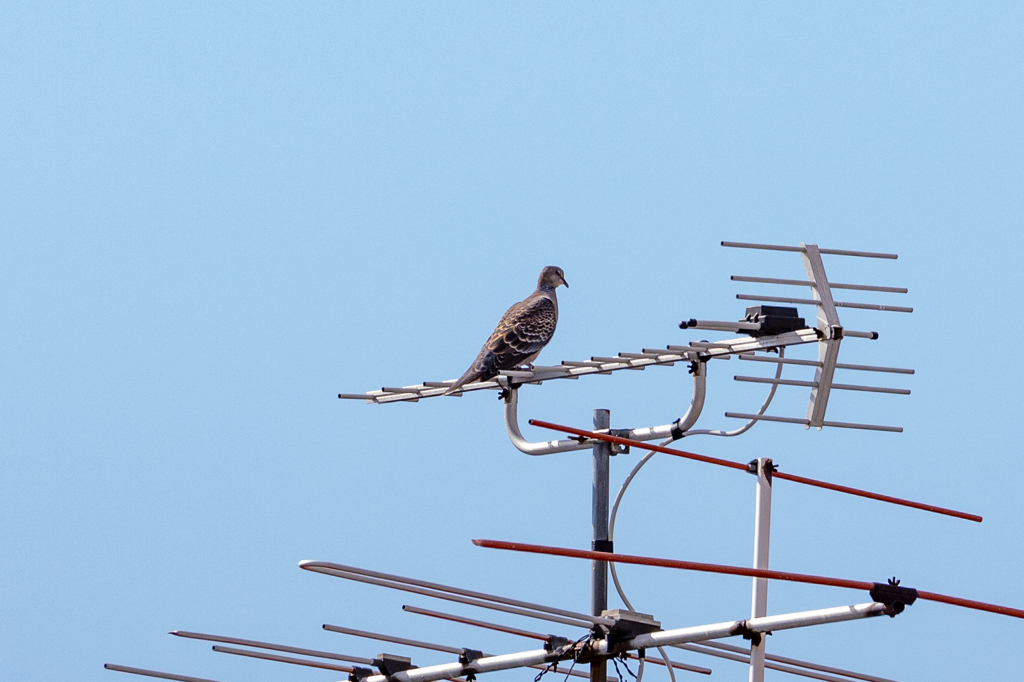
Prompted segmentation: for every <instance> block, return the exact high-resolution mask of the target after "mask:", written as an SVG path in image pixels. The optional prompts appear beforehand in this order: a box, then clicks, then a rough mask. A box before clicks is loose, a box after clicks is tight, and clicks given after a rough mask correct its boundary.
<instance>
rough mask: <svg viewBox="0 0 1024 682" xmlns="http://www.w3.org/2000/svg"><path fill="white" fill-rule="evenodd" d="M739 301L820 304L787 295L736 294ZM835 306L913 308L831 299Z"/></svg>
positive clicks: (907, 310)
mask: <svg viewBox="0 0 1024 682" xmlns="http://www.w3.org/2000/svg"><path fill="white" fill-rule="evenodd" d="M736 298H738V299H739V300H741V301H766V302H768V303H792V304H793V305H821V302H820V301H816V300H814V299H813V298H789V297H787V296H759V295H756V294H736ZM833 303H834V305H835V306H836V307H837V308H857V309H859V310H881V311H888V312H893V313H912V312H914V309H913V308H907V307H906V306H901V305H879V304H877V303H846V302H843V301H833Z"/></svg>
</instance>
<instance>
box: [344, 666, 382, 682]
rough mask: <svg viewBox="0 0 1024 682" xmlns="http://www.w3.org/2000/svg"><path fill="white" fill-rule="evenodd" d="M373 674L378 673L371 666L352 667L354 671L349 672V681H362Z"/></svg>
mask: <svg viewBox="0 0 1024 682" xmlns="http://www.w3.org/2000/svg"><path fill="white" fill-rule="evenodd" d="M371 675H376V673H375V672H373V671H372V670H370V669H369V668H360V667H359V666H356V667H354V668H352V672H350V673H349V674H348V679H349V682H362V681H363V680H365V679H366V678H367V677H370V676H371Z"/></svg>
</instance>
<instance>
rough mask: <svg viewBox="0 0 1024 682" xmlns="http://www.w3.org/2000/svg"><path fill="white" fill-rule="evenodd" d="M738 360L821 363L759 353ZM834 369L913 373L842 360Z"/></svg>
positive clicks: (811, 364) (818, 364) (800, 363)
mask: <svg viewBox="0 0 1024 682" xmlns="http://www.w3.org/2000/svg"><path fill="white" fill-rule="evenodd" d="M739 357H740V360H752V361H754V362H770V363H773V364H779V363H782V364H784V365H803V366H805V367H821V363H820V362H818V361H817V360H796V359H793V358H782V359H779V358H768V357H764V356H761V355H741V356H739ZM836 369H853V370H859V371H861V372H888V373H890V374H913V373H914V370H912V369H902V368H900V367H877V366H875V365H849V364H845V363H842V362H837V363H836Z"/></svg>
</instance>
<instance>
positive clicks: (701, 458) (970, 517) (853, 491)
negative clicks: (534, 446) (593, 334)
mask: <svg viewBox="0 0 1024 682" xmlns="http://www.w3.org/2000/svg"><path fill="white" fill-rule="evenodd" d="M530 424H531V425H532V426H539V427H541V428H543V429H551V430H553V431H563V432H565V433H571V434H573V435H575V436H580V437H582V438H593V439H594V440H603V441H607V442H609V443H616V444H617V445H628V446H629V447H634V448H640V449H642V450H653V451H654V452H663V453H665V454H666V455H672V456H674V457H682V458H684V459H692V460H695V461H698V462H706V463H708V464H717V465H718V466H723V467H729V468H730V469H738V470H740V471H748V469H747V465H746V464H740V463H739V462H731V461H729V460H727V459H719V458H718V457H708V456H707V455H698V454H696V453H694V452H686V451H684V450H676V449H674V448H665V447H662V446H660V445H650V444H648V443H641V442H639V441H635V440H630V439H628V438H619V437H618V436H612V435H609V434H607V433H597V432H595V431H584V430H583V429H574V428H573V427H571V426H560V425H559V424H552V423H551V422H545V421H540V420H539V419H531V420H530ZM772 478H773V479H774V478H779V479H782V480H784V481H793V482H794V483H802V484H804V485H810V486H814V487H816V488H825V489H826V490H835V491H836V492H840V493H846V494H847V495H856V496H857V497H866V498H868V499H871V500H879V501H881V502H888V503H890V504H898V505H900V506H903V507H912V508H913V509H921V510H923V511H928V512H932V513H934V514H944V515H946V516H954V517H956V518H958V519H965V520H967V521H976V522H978V523H981V521H982V517H980V516H978V515H977V514H968V513H967V512H962V511H957V510H955V509H947V508H945V507H937V506H935V505H933V504H924V503H923V502H914V501H912V500H904V499H902V498H899V497H892V496H891V495H882V494H880V493H873V492H870V491H868V490H860V489H859V488H851V487H849V486H845V485H839V484H837V483H828V482H826V481H818V480H815V479H813V478H805V477H803V476H796V475H794V474H786V473H783V472H781V471H775V472H773V473H772Z"/></svg>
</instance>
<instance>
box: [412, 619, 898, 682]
mask: <svg viewBox="0 0 1024 682" xmlns="http://www.w3.org/2000/svg"><path fill="white" fill-rule="evenodd" d="M402 610H403V611H407V612H409V613H417V614H421V615H424V616H431V617H434V618H442V619H445V620H450V621H454V622H457V623H464V624H466V625H474V626H476V627H481V628H486V629H489V630H497V631H499V632H505V633H508V634H513V635H518V636H520V637H528V638H531V639H540V640H548V639H550V638H551V637H552V635H544V634H541V633H539V632H530V631H528V630H520V629H519V628H513V627H509V626H506V625H499V624H497V623H489V622H487V621H482V620H475V619H473V618H466V617H465V616H456V615H454V614H451V613H443V612H441V611H431V610H429V609H422V608H419V607H418V606H409V605H405V606H403V607H402ZM702 647H711V648H712V650H708V649H704V648H702ZM676 648H679V649H685V650H687V651H693V652H695V653H699V654H702V655H705V656H717V657H719V658H725V659H727V660H730V661H738V662H740V663H747V664H749V663H750V652H749V650H747V649H741V648H740V647H737V646H732V645H729V644H721V643H719V642H701V643H700V644H677V645H676ZM714 649H721V650H723V651H730V652H734V653H721V652H719V651H715V650H714ZM454 652H455V653H458V650H455V651H454ZM630 657H631V658H636V655H635V654H631V655H630ZM765 660H766V664H765V666H766V667H768V668H771V669H773V670H779V671H781V672H787V673H790V674H794V675H802V676H805V677H811V678H814V679H819V680H826V681H828V682H849V681H848V680H846V679H844V678H841V677H836V676H835V675H817V674H814V673H806V672H805V671H801V670H793V669H791V668H790V667H789V666H796V667H799V668H808V669H810V670H817V671H820V672H824V673H835V674H836V675H844V676H846V677H847V678H851V677H852V678H854V679H858V680H866V681H867V682H895V681H894V680H888V679H885V678H882V677H874V676H873V675H865V674H862V673H856V672H851V671H849V670H842V669H841V668H832V667H829V666H825V665H819V664H817V663H808V662H807V661H801V660H798V659H795V658H785V657H783V656H775V655H773V654H765ZM647 662H648V663H656V664H659V665H664V663H663V662H662V661H661V660H659V659H658V658H648V659H647ZM773 662H777V663H785V664H787V665H778V664H777V663H776V664H774V665H773ZM670 663H671V664H672V667H674V668H676V669H682V670H690V671H691V672H701V673H704V674H710V673H711V671H710V670H708V669H707V668H698V667H696V666H690V665H687V664H685V663H679V662H678V661H670ZM584 676H585V675H584ZM609 679H611V680H614V682H620V681H619V680H618V679H617V678H609Z"/></svg>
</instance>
